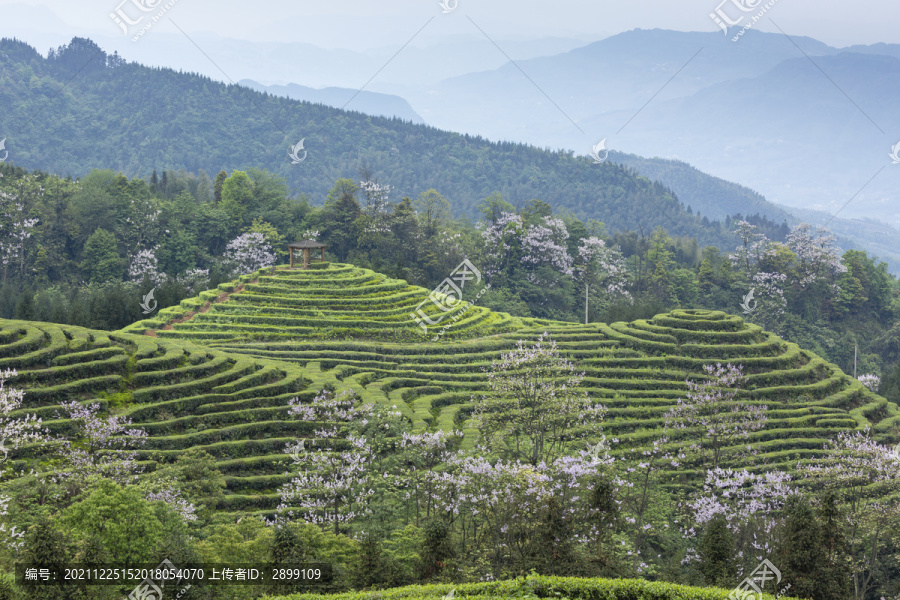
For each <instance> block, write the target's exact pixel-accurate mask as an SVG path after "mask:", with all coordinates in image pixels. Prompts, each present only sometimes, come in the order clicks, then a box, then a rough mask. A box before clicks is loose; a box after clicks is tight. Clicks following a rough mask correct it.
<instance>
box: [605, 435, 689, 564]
mask: <svg viewBox="0 0 900 600" xmlns="http://www.w3.org/2000/svg"><path fill="white" fill-rule="evenodd" d="M618 441H619V440H618V439H613V443H618ZM684 457H685V455H684V454H683V453H681V452H679V451H676V450H673V449H671V448H669V438H668V437H666V436H661V437H659V438H657V439H655V440H653V442H652V443H651V444H645V445H642V446H641V447H638V448H629V449H624V451H623V452H622V453H621V454H620V456H619V458H618V459H617V460H616V461H615V463H614V464H615V466H616V467H617V469H616V474H615V476H614V480H613V481H614V482H615V496H614V498H615V500H614V501H615V503H616V505H617V507H618V512H619V517H620V522H619V527H620V529H621V531H622V532H623V533H624V537H625V539H623V540H620V541H619V544H620V545H621V548H619V549H620V550H624V554H625V558H626V560H630V562H631V565H632V569H633V570H634V572H635V573H638V574H641V575H647V574H649V573H651V572H652V568H653V559H652V557H651V556H650V553H649V552H648V551H647V548H648V546H649V543H650V542H652V541H657V540H658V539H659V538H660V537H662V536H664V535H665V533H666V530H667V529H668V528H669V520H670V514H671V509H672V503H671V500H670V499H669V498H668V496H667V494H666V493H665V492H663V491H662V490H661V489H660V488H659V485H658V484H659V480H660V474H661V472H662V471H663V470H668V469H677V468H678V467H679V465H680V464H681V463H680V461H681V460H683V459H684ZM648 561H649V562H648Z"/></svg>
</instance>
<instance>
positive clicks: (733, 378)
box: [666, 363, 767, 469]
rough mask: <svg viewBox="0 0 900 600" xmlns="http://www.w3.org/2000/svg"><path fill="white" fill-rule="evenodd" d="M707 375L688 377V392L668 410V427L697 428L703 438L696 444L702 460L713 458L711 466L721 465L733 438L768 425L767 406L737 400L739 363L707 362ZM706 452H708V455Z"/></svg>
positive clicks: (745, 436)
mask: <svg viewBox="0 0 900 600" xmlns="http://www.w3.org/2000/svg"><path fill="white" fill-rule="evenodd" d="M703 369H704V371H705V373H706V376H707V378H706V379H704V380H701V381H693V380H690V379H688V380H687V386H688V393H687V395H686V397H685V398H679V399H678V404H677V405H676V406H674V407H672V409H670V410H669V411H668V412H667V413H666V429H669V430H687V429H691V430H695V431H694V433H700V434H701V435H700V437H701V438H702V439H703V440H704V441H703V442H697V443H695V444H693V446H692V448H693V449H694V450H696V451H698V452H699V453H700V455H701V457H703V460H704V461H706V460H711V461H712V468H713V469H716V468H718V467H719V463H720V462H721V460H722V452H723V449H725V448H727V447H728V446H730V445H731V444H732V442H733V441H735V440H739V439H743V440H746V439H747V438H749V437H750V433H751V432H753V431H757V430H760V429H762V428H763V427H765V425H766V408H767V407H766V406H764V405H756V404H753V403H742V402H740V401H738V392H739V390H740V386H741V384H742V382H743V380H744V372H743V367H741V366H740V365H732V364H727V365H724V366H723V365H722V364H721V363H718V364H716V365H706V366H705V367H704V368H703ZM707 454H708V455H709V456H708V457H707Z"/></svg>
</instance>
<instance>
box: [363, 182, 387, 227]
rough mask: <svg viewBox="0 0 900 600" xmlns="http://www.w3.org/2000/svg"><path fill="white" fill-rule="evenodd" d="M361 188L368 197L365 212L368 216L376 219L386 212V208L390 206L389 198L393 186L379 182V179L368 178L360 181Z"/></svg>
mask: <svg viewBox="0 0 900 600" xmlns="http://www.w3.org/2000/svg"><path fill="white" fill-rule="evenodd" d="M359 189H360V190H361V191H362V193H363V195H364V196H365V197H366V206H365V208H364V212H365V213H366V215H367V216H369V217H372V218H373V219H374V218H377V217H378V216H379V215H381V214H382V213H384V211H385V209H386V208H387V206H388V198H390V196H389V194H390V191H391V186H389V185H382V184H380V183H378V181H373V180H369V179H367V180H366V181H360V182H359Z"/></svg>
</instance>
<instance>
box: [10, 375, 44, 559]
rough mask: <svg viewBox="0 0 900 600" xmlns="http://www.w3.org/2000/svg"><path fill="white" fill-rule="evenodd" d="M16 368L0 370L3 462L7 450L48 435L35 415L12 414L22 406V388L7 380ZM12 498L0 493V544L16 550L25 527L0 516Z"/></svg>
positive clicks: (37, 440)
mask: <svg viewBox="0 0 900 600" xmlns="http://www.w3.org/2000/svg"><path fill="white" fill-rule="evenodd" d="M17 375H18V372H17V371H15V370H14V369H6V370H3V371H0V450H2V452H3V456H2V457H0V459H2V461H3V462H6V461H7V460H8V458H9V451H10V450H12V449H15V448H18V447H19V446H20V445H22V444H26V443H36V442H40V441H46V440H47V436H46V433H45V432H44V430H43V429H42V428H41V420H40V419H39V418H38V417H36V416H35V415H31V414H25V415H16V416H12V414H11V413H12V412H13V411H18V410H20V409H21V408H22V402H23V400H24V398H25V391H24V390H22V389H20V388H13V387H9V386H8V385H7V382H8V381H9V380H10V379H12V378H14V377H16V376H17ZM11 500H12V498H10V497H9V496H5V495H2V494H0V544H2V545H3V546H5V547H7V548H9V549H12V550H16V549H18V548H20V547H21V545H22V543H23V542H22V538H23V537H24V535H25V532H24V531H17V530H16V527H15V526H10V525H9V524H8V523H6V521H5V520H3V519H2V517H6V516H7V515H8V514H9V508H8V507H9V503H10V502H11Z"/></svg>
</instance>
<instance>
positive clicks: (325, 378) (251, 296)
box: [0, 265, 900, 514]
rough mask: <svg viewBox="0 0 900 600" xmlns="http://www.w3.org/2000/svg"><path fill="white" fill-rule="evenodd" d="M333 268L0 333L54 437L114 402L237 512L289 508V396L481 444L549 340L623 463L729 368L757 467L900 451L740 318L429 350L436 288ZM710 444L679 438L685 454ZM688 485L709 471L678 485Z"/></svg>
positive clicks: (493, 327) (2, 357) (816, 374)
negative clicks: (107, 328) (198, 459)
mask: <svg viewBox="0 0 900 600" xmlns="http://www.w3.org/2000/svg"><path fill="white" fill-rule="evenodd" d="M325 266H326V268H325V269H322V270H309V271H298V270H295V271H289V270H287V269H281V268H279V270H277V271H276V272H275V273H274V275H273V274H272V273H271V272H269V271H268V270H267V271H266V272H264V273H255V274H252V275H247V276H244V277H242V278H241V280H240V281H237V282H235V283H233V284H228V285H223V286H220V287H221V289H220V290H217V291H214V292H204V293H203V294H201V296H200V297H198V298H194V299H190V300H186V301H184V302H183V303H182V306H180V307H171V308H169V309H165V310H163V311H161V312H160V314H159V315H156V317H155V318H154V319H149V320H145V321H141V322H139V323H136V324H134V325H133V326H130V327H129V328H126V330H124V331H121V332H115V333H108V332H100V331H90V330H86V329H82V328H79V327H69V326H60V325H51V324H46V323H32V322H20V321H2V320H0V369H4V368H7V367H9V368H15V369H18V370H19V375H18V377H17V378H15V379H14V380H13V381H12V382H11V385H12V386H16V387H24V388H25V389H26V396H25V398H26V400H25V403H26V409H27V410H28V411H29V412H36V413H38V414H39V415H40V416H42V417H44V419H45V420H46V421H48V424H49V426H50V427H51V428H54V429H57V430H59V429H61V428H64V427H66V423H65V422H59V421H53V419H54V413H55V411H56V410H57V408H58V404H59V403H60V402H61V401H64V400H69V399H73V398H74V399H78V400H82V401H86V400H90V399H97V398H100V399H101V402H103V403H108V402H110V401H112V402H115V401H117V400H118V401H122V402H124V408H122V409H121V410H122V411H123V412H124V414H126V415H128V416H129V417H131V418H132V419H133V420H134V422H135V424H136V425H138V426H140V427H143V428H144V429H145V430H146V431H147V432H148V433H149V434H150V436H151V437H150V440H149V442H148V444H147V445H146V447H145V449H144V450H142V452H141V456H142V459H143V460H146V461H170V460H175V459H176V458H177V456H178V454H179V453H180V452H181V451H183V450H184V449H185V448H188V447H192V446H200V447H203V448H204V449H205V450H207V451H208V452H209V453H210V454H212V455H213V456H214V457H216V459H217V461H218V464H219V467H220V468H221V469H222V471H223V473H224V474H225V475H226V477H227V480H228V495H227V497H226V499H225V500H224V501H223V502H222V504H221V505H220V506H219V509H220V510H221V511H224V512H241V513H246V512H259V513H264V514H271V511H272V510H273V509H274V508H275V506H276V505H277V504H278V495H277V490H278V488H279V486H280V484H281V483H282V482H284V481H285V480H286V477H285V476H284V471H285V467H286V466H287V462H288V457H287V456H286V455H285V454H284V453H283V450H284V447H285V446H286V444H287V443H289V442H292V441H294V440H295V439H296V438H297V437H303V436H308V435H311V433H310V430H311V428H310V427H309V425H310V424H303V423H300V422H297V421H295V420H292V419H290V418H289V417H288V415H287V407H288V400H289V399H290V398H292V397H295V396H299V397H300V398H301V399H304V400H308V399H311V398H312V397H313V396H314V395H315V394H316V393H317V392H318V391H319V390H321V389H322V388H323V387H325V386H328V387H331V388H333V389H336V390H341V389H346V388H352V389H354V390H356V391H357V393H358V394H359V395H360V396H361V397H362V398H363V399H364V400H365V401H368V402H378V403H384V404H388V405H397V406H398V407H399V408H400V409H401V410H402V411H403V412H404V413H405V414H406V415H407V416H409V417H410V419H411V420H412V422H413V424H414V426H415V428H416V429H419V430H422V429H426V428H428V429H436V428H441V429H445V430H449V429H452V428H461V429H462V430H463V431H464V432H465V433H466V438H465V441H464V443H465V444H467V445H471V444H473V443H474V441H475V439H476V437H477V431H475V430H474V428H473V427H472V426H471V424H470V422H469V420H468V414H469V413H468V405H467V403H468V400H469V398H470V397H471V395H472V394H473V393H478V392H480V391H483V390H485V389H486V376H485V373H484V370H485V369H487V368H488V367H489V366H490V363H491V361H492V360H493V359H496V358H497V357H499V354H500V353H501V352H502V351H508V350H510V349H512V348H514V347H515V344H516V341H517V340H520V339H526V340H529V339H536V338H537V337H538V336H539V335H540V334H541V333H542V332H544V331H547V332H549V333H551V334H552V336H553V338H554V339H555V340H556V341H557V343H558V345H559V348H560V350H561V351H562V353H563V354H564V355H566V356H568V357H569V358H571V359H573V360H575V361H577V363H578V364H579V368H580V369H583V370H584V371H585V373H586V378H585V385H586V386H587V387H588V389H589V391H590V393H591V394H592V396H593V397H595V398H598V399H602V401H603V402H604V403H605V404H606V405H607V407H608V408H609V414H608V417H607V422H606V424H605V432H606V434H607V436H608V437H611V438H612V437H615V438H618V439H619V441H620V444H619V446H617V447H616V449H615V451H614V453H615V452H622V451H624V450H625V449H627V448H629V447H636V446H641V445H643V444H646V443H647V442H648V441H649V440H652V439H653V438H654V437H655V436H657V435H658V433H659V428H660V427H661V425H662V423H663V414H664V412H665V411H666V410H667V409H668V408H669V407H670V406H672V405H673V404H674V403H675V402H676V400H677V398H679V397H683V396H684V394H685V391H686V389H687V386H686V385H685V379H686V378H688V377H694V376H696V375H697V374H699V373H700V371H701V369H702V367H703V365H705V364H709V363H713V362H716V361H723V362H724V361H729V362H734V363H740V364H743V365H744V366H745V369H746V372H747V373H748V378H747V386H746V389H745V390H743V391H742V392H741V399H743V400H746V401H753V402H764V403H765V404H767V405H768V407H769V412H768V415H769V423H768V425H767V427H766V428H765V429H764V430H762V431H759V432H756V433H754V434H753V435H752V436H751V439H750V442H751V443H752V444H753V445H754V446H755V448H756V449H757V450H758V451H759V456H757V457H756V459H755V462H754V463H753V464H757V465H758V464H762V463H765V464H766V465H767V468H772V467H780V468H783V469H786V470H789V471H790V470H793V468H794V467H795V465H796V463H797V460H802V459H804V458H809V457H812V456H815V455H817V454H819V453H820V452H821V450H822V446H823V443H824V441H825V439H827V438H829V437H831V436H833V435H834V434H836V433H837V432H839V431H842V430H848V429H853V428H859V427H864V426H872V427H874V430H875V432H876V435H877V436H878V437H879V438H880V439H881V440H883V441H886V442H896V441H897V440H898V434H897V431H898V424H900V410H898V407H897V406H896V405H894V404H892V403H889V402H887V401H886V400H885V399H883V398H881V397H879V396H877V395H875V394H873V393H871V392H869V391H868V390H866V389H865V388H863V387H862V385H861V384H859V382H857V381H855V380H853V379H852V378H850V377H848V376H847V375H845V374H844V373H843V372H841V371H840V370H839V369H838V368H837V367H836V366H834V365H832V364H829V363H826V362H825V361H823V360H822V359H821V358H819V357H817V356H815V355H814V354H812V353H810V352H806V351H804V350H802V349H800V348H799V347H797V346H796V345H795V344H791V343H789V342H785V341H783V340H781V339H780V338H778V337H777V336H774V335H771V334H768V333H766V332H763V331H761V330H760V329H759V328H758V327H756V326H754V325H749V324H746V323H744V322H743V320H742V319H741V318H739V317H734V316H729V315H726V314H724V313H719V312H707V311H674V312H673V313H670V314H668V315H658V316H656V317H655V318H653V319H651V320H649V321H637V322H634V323H613V324H610V325H606V324H590V325H577V324H572V323H554V322H549V321H537V320H534V319H521V318H517V317H511V316H509V315H506V314H504V313H493V312H491V311H488V310H486V309H483V308H479V307H474V308H471V309H469V310H468V311H466V312H464V313H461V314H460V318H459V319H458V320H457V321H455V322H454V323H453V325H452V326H451V327H450V329H448V331H447V333H446V334H445V335H444V336H443V338H442V339H441V340H440V341H438V342H433V341H431V337H426V336H424V335H423V332H422V331H421V329H419V327H418V326H417V325H416V324H415V323H414V322H413V321H412V320H411V319H410V317H409V313H410V312H411V311H412V310H413V309H415V307H416V306H418V304H419V303H420V302H421V301H422V300H423V299H425V297H426V296H427V294H428V291H427V290H425V289H423V288H416V287H413V286H409V285H407V284H406V282H404V281H397V280H388V279H386V278H385V277H383V276H381V275H378V274H376V273H373V272H371V271H367V270H365V269H358V268H356V267H352V266H350V265H325ZM432 310H437V309H436V308H434V309H432ZM457 310H460V311H462V308H459V309H457ZM451 314H452V313H451ZM145 332H148V333H150V335H135V334H138V333H145ZM432 335H433V332H432ZM110 394H112V396H109V395H110ZM116 394H118V396H116ZM104 396H106V397H107V398H108V399H107V400H104V399H102V398H103V397H104ZM699 435H700V432H697V431H690V430H687V431H683V432H680V437H673V439H672V444H673V445H680V444H686V443H688V442H690V441H691V440H693V439H696V438H697V437H698V436H699ZM737 450H738V448H737V447H734V448H730V449H727V450H726V454H727V453H728V452H732V451H735V452H736V451H737ZM15 458H16V456H15V454H13V456H12V459H13V460H15ZM747 465H748V466H750V467H752V464H750V463H747ZM151 466H152V465H151ZM682 475H688V476H689V477H690V476H691V475H695V474H694V473H691V472H689V471H688V472H679V473H672V477H675V478H679V479H680V478H681V476H682Z"/></svg>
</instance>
